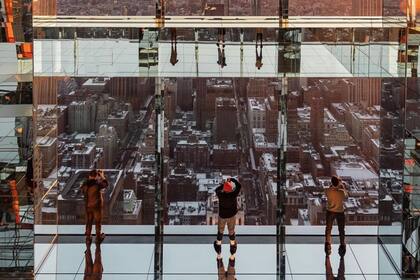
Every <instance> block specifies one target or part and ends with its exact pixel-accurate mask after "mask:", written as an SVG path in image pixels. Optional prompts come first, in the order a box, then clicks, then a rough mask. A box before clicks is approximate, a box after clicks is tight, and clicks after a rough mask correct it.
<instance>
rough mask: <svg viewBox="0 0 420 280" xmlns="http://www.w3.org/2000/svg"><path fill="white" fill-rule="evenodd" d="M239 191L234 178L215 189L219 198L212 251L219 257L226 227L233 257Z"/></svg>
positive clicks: (239, 187) (239, 185) (235, 247)
mask: <svg viewBox="0 0 420 280" xmlns="http://www.w3.org/2000/svg"><path fill="white" fill-rule="evenodd" d="M240 191H241V184H240V183H239V182H238V180H236V179H235V178H228V179H227V180H226V181H225V182H224V183H223V184H221V185H220V186H219V187H217V188H216V195H217V197H218V198H219V219H218V230H217V240H216V241H214V249H215V251H216V253H217V254H218V257H220V254H221V252H222V239H223V232H224V230H225V227H226V225H227V228H228V231H229V239H230V253H231V254H232V255H234V254H235V253H236V249H237V242H236V236H235V224H236V213H238V204H237V198H238V195H239V192H240Z"/></svg>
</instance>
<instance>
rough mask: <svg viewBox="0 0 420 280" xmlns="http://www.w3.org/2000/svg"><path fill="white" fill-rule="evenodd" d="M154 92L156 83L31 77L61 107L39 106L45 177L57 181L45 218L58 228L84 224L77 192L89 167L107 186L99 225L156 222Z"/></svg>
mask: <svg viewBox="0 0 420 280" xmlns="http://www.w3.org/2000/svg"><path fill="white" fill-rule="evenodd" d="M154 86H155V85H154V79H153V78H96V77H93V78H71V77H65V78H64V77H63V78H50V77H45V78H44V77H42V78H41V77H38V78H36V79H35V87H36V88H37V89H39V90H42V94H43V96H45V98H49V99H51V101H54V100H57V102H58V104H57V105H54V104H48V105H47V104H42V105H38V135H39V137H42V138H41V139H40V140H39V143H38V146H39V147H40V152H41V155H43V157H47V158H48V160H47V159H45V158H44V160H43V161H42V164H43V165H42V166H43V170H42V174H43V176H44V177H46V178H50V177H51V176H57V177H55V178H56V179H57V182H56V185H57V187H56V188H55V191H54V192H53V191H52V190H51V191H50V193H51V195H52V194H53V193H54V195H55V197H56V198H55V199H54V198H51V204H52V205H50V208H51V211H49V212H54V213H56V214H57V215H58V217H57V219H58V220H57V222H58V224H71V225H83V224H84V220H85V213H84V210H83V209H84V204H85V202H84V200H83V194H82V191H81V189H80V186H81V185H82V183H83V182H84V181H85V180H87V179H88V174H89V172H90V170H92V169H98V170H104V175H105V178H106V179H107V181H108V187H107V189H106V190H105V192H104V194H103V199H104V206H105V208H104V212H103V221H104V223H106V224H153V215H154V210H153V204H154V180H153V178H154V177H153V176H152V175H153V174H154V169H155V163H154V161H153V156H154V147H155V146H154V145H155V144H154V141H155V140H154V139H155V138H154V130H153V120H154V119H153V118H152V116H153V114H152V110H153V94H154V90H155V88H154ZM40 135H42V136H40ZM75 205H79V207H76V209H78V210H77V211H75V208H74V206H75Z"/></svg>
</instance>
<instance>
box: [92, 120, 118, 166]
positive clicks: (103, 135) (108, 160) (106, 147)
mask: <svg viewBox="0 0 420 280" xmlns="http://www.w3.org/2000/svg"><path fill="white" fill-rule="evenodd" d="M96 145H97V146H98V147H100V148H102V149H103V156H104V168H106V169H110V168H112V167H113V163H114V161H115V160H116V158H117V152H118V136H117V132H116V131H115V128H113V127H112V126H108V125H106V124H102V125H101V126H100V127H99V133H98V134H97V136H96Z"/></svg>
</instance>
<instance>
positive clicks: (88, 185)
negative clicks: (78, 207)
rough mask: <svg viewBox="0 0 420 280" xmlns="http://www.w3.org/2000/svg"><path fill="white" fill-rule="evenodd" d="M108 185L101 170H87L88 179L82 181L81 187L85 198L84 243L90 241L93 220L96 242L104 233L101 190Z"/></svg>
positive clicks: (102, 237)
mask: <svg viewBox="0 0 420 280" xmlns="http://www.w3.org/2000/svg"><path fill="white" fill-rule="evenodd" d="M107 186H108V181H107V179H106V178H105V175H104V173H103V171H96V170H92V171H90V172H89V175H88V179H87V180H86V181H85V182H84V183H83V185H82V187H81V189H82V192H83V195H84V198H85V207H86V208H85V210H86V211H85V215H86V231H85V235H86V243H88V244H90V243H91V242H92V236H91V234H92V224H93V220H95V230H96V243H101V242H102V241H103V240H104V238H105V234H104V233H102V231H101V228H102V207H103V197H102V190H103V189H105V188H106V187H107Z"/></svg>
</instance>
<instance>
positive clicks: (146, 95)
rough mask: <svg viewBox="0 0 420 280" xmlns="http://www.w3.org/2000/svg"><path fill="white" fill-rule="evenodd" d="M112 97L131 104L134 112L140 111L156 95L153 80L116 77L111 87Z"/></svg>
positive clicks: (111, 81)
mask: <svg viewBox="0 0 420 280" xmlns="http://www.w3.org/2000/svg"><path fill="white" fill-rule="evenodd" d="M109 89H110V93H111V96H112V97H115V98H116V99H117V100H119V101H123V102H128V103H131V105H132V106H133V110H134V111H138V110H140V109H141V108H142V107H143V106H144V105H145V104H146V103H147V101H148V100H149V99H150V98H153V95H154V93H155V80H154V79H153V78H137V77H114V78H111V80H110V85H109Z"/></svg>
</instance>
